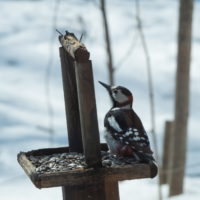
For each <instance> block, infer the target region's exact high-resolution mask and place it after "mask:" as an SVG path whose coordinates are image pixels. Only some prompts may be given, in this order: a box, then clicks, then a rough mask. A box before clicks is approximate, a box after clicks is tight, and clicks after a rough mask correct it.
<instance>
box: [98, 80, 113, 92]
mask: <svg viewBox="0 0 200 200" xmlns="http://www.w3.org/2000/svg"><path fill="white" fill-rule="evenodd" d="M99 83H100V84H101V85H103V87H105V88H106V89H107V90H108V91H109V92H110V90H111V86H110V85H107V84H105V83H103V82H101V81H99Z"/></svg>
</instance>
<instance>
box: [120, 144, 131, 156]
mask: <svg viewBox="0 0 200 200" xmlns="http://www.w3.org/2000/svg"><path fill="white" fill-rule="evenodd" d="M118 154H119V156H124V157H126V156H127V157H130V156H133V155H134V153H133V149H132V148H131V147H130V146H129V145H124V146H122V147H120V148H119V149H118Z"/></svg>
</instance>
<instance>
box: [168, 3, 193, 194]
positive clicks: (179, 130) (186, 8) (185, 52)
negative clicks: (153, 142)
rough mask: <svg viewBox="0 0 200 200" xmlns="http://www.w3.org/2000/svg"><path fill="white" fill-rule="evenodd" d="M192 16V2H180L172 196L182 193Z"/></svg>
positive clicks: (171, 181) (171, 182)
mask: <svg viewBox="0 0 200 200" xmlns="http://www.w3.org/2000/svg"><path fill="white" fill-rule="evenodd" d="M192 12H193V0H180V16H179V32H178V62H177V74H176V103H175V125H174V140H173V157H172V167H173V172H172V176H171V178H170V194H169V195H170V196H173V195H178V194H181V193H183V182H184V172H185V162H186V149H187V148H186V147H187V122H188V112H189V111H188V106H189V76H190V54H191V32H192V31H191V30H192ZM176 169H179V170H176Z"/></svg>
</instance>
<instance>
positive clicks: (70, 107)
mask: <svg viewBox="0 0 200 200" xmlns="http://www.w3.org/2000/svg"><path fill="white" fill-rule="evenodd" d="M59 50H60V60H61V68H62V80H63V90H64V99H65V110H66V119H67V130H68V141H69V147H70V150H71V151H74V152H83V146H82V136H81V125H80V114H79V107H78V95H77V86H76V78H75V68H74V63H73V60H72V58H71V57H70V55H69V54H68V53H67V52H66V51H65V50H64V48H63V47H60V49H59Z"/></svg>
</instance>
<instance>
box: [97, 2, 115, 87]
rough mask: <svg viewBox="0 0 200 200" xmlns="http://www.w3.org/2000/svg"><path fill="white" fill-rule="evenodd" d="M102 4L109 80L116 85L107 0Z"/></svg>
mask: <svg viewBox="0 0 200 200" xmlns="http://www.w3.org/2000/svg"><path fill="white" fill-rule="evenodd" d="M100 4H101V12H102V18H103V25H104V31H105V43H106V51H107V55H108V73H109V82H110V85H114V67H113V60H112V51H111V41H110V35H109V28H108V21H107V15H106V8H105V0H100Z"/></svg>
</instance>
